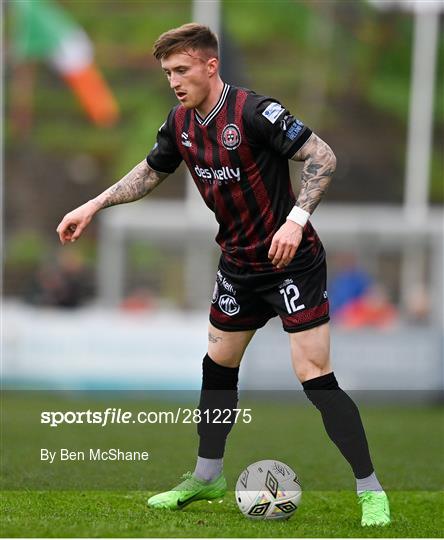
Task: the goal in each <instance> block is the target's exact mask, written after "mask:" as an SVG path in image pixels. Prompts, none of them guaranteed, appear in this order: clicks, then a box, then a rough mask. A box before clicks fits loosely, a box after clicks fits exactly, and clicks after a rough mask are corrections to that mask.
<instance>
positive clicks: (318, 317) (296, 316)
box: [210, 256, 330, 332]
mask: <svg viewBox="0 0 444 540" xmlns="http://www.w3.org/2000/svg"><path fill="white" fill-rule="evenodd" d="M276 315H279V317H280V318H281V320H282V326H283V327H284V330H285V331H286V332H301V331H302V330H308V329H309V328H314V327H315V326H320V325H321V324H324V323H326V322H327V321H329V320H330V317H329V304H328V297H327V268H326V263H325V257H322V259H321V260H320V261H319V263H318V264H316V266H315V267H314V268H311V269H310V270H306V271H304V272H301V271H298V270H297V268H296V267H295V265H293V264H292V263H290V264H289V265H288V266H287V267H286V268H284V269H282V270H279V271H271V272H261V273H255V274H252V273H241V274H240V273H238V272H236V270H235V269H234V268H233V267H232V266H231V265H230V266H229V265H228V264H227V262H226V261H225V260H224V258H223V256H222V257H221V259H220V261H219V268H218V270H217V274H216V283H215V285H214V292H213V298H212V301H211V309H210V322H211V324H212V325H213V326H215V327H216V328H218V329H219V330H224V331H225V332H237V331H240V330H255V329H257V328H261V327H262V326H264V325H265V324H266V323H267V322H268V321H269V320H270V319H271V318H272V317H276Z"/></svg>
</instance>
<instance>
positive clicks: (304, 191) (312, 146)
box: [291, 133, 336, 214]
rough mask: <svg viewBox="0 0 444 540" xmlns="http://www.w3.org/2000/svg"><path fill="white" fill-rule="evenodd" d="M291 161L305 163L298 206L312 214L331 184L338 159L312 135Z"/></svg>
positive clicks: (324, 144)
mask: <svg viewBox="0 0 444 540" xmlns="http://www.w3.org/2000/svg"><path fill="white" fill-rule="evenodd" d="M291 159H292V161H303V162H304V167H303V169H302V175H301V181H302V187H301V191H300V192H299V197H298V199H297V201H296V206H297V207H299V208H302V210H305V211H306V212H308V213H309V214H312V213H313V211H314V209H315V208H316V207H317V205H318V204H319V202H320V200H321V199H322V197H323V195H324V193H325V192H326V190H327V188H328V185H329V184H330V180H331V177H332V175H333V173H334V172H335V169H336V157H335V155H334V154H333V151H332V149H331V148H330V147H329V146H328V144H327V143H325V142H324V141H323V140H322V139H320V138H319V137H318V136H317V135H315V134H314V133H312V134H311V135H310V138H309V139H308V141H307V142H306V143H305V144H304V145H303V146H302V148H301V149H300V150H298V151H297V152H296V154H295V155H294V156H293V157H292V158H291Z"/></svg>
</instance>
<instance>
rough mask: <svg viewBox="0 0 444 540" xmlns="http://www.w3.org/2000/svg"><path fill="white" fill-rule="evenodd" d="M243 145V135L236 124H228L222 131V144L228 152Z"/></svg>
mask: <svg viewBox="0 0 444 540" xmlns="http://www.w3.org/2000/svg"><path fill="white" fill-rule="evenodd" d="M240 143H241V134H240V130H239V128H238V127H237V126H236V124H227V125H226V126H225V127H224V129H223V130H222V144H223V145H224V148H226V149H227V150H234V149H236V148H237V147H238V146H239V145H240Z"/></svg>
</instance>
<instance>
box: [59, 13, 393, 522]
mask: <svg viewBox="0 0 444 540" xmlns="http://www.w3.org/2000/svg"><path fill="white" fill-rule="evenodd" d="M153 54H154V56H155V58H156V59H157V60H159V61H160V64H161V66H162V69H163V71H164V72H165V75H166V77H167V79H168V82H169V84H170V87H171V89H172V90H173V91H174V93H175V95H176V97H177V99H178V101H179V104H178V105H177V106H176V107H174V108H173V109H172V110H171V111H170V113H169V114H168V117H167V119H166V121H165V123H164V124H163V125H162V126H161V127H160V129H159V132H158V134H157V142H156V144H155V145H154V147H153V148H152V150H151V152H150V153H149V155H148V156H147V158H146V159H143V160H142V161H141V162H140V163H139V164H138V165H136V166H135V167H134V169H132V170H131V171H130V172H129V173H128V174H127V175H126V176H124V177H123V178H122V179H121V180H120V181H119V182H117V183H116V184H114V185H113V186H111V187H110V188H108V189H107V190H106V191H104V192H103V193H102V194H100V195H98V196H97V197H96V198H95V199H92V200H90V201H88V202H86V203H85V204H83V205H82V206H80V207H79V208H77V209H75V210H73V211H72V212H70V213H69V214H67V215H66V216H65V217H64V218H63V220H62V221H61V223H60V224H59V226H58V228H57V232H58V234H59V237H60V240H61V242H62V244H65V243H66V242H74V241H75V240H77V239H78V238H79V236H80V235H81V234H82V232H83V231H84V230H85V227H86V226H87V225H88V224H89V223H90V221H91V219H92V218H93V216H94V215H95V214H96V213H97V212H98V211H99V210H101V209H103V208H107V207H110V206H113V205H116V204H122V203H127V202H130V201H135V200H138V199H141V198H142V197H144V196H145V195H148V194H149V193H150V192H151V191H152V190H153V189H154V188H155V187H156V186H158V185H159V184H160V183H161V182H163V180H165V178H166V177H167V176H168V175H169V174H171V173H172V172H173V171H174V170H175V169H176V168H177V167H178V166H179V164H180V163H181V161H182V160H185V163H186V164H187V166H188V169H189V170H190V172H191V174H192V176H193V179H194V181H195V183H196V187H197V189H198V190H199V192H200V194H201V195H202V198H203V200H204V202H205V204H206V205H207V206H208V207H209V208H210V210H211V211H213V212H214V214H215V217H216V220H217V221H218V223H219V232H218V235H217V237H216V241H217V243H218V244H219V246H220V248H221V251H222V254H221V257H220V262H219V268H218V270H217V274H216V284H215V288H214V293H213V299H212V303H211V310H210V322H209V330H208V352H207V354H206V355H205V357H204V359H203V366H202V390H201V399H200V403H199V407H200V409H201V411H214V410H215V409H226V408H229V409H233V408H235V407H236V404H237V384H238V372H239V365H240V362H241V359H242V356H243V354H244V351H245V349H246V347H247V345H248V343H249V342H250V340H251V338H252V337H253V335H254V333H255V332H256V330H257V329H258V328H261V327H262V326H264V325H265V324H266V323H267V321H268V320H269V319H270V318H271V317H274V316H276V315H279V317H280V318H281V321H282V325H283V328H284V330H285V331H286V332H288V334H289V337H290V348H291V357H292V363H293V367H294V370H295V373H296V376H297V377H298V379H299V380H300V382H301V383H302V386H303V388H304V391H305V393H306V395H307V397H308V399H309V400H310V401H312V403H313V404H314V405H315V406H316V407H317V408H318V409H319V411H320V413H321V415H322V419H323V422H324V425H325V429H326V431H327V433H328V435H329V437H330V438H331V439H332V441H333V442H334V443H335V444H336V446H337V447H338V449H339V450H340V451H341V453H342V454H343V456H344V457H345V459H346V460H347V461H348V463H349V464H350V466H351V468H352V470H353V473H354V475H355V478H356V486H357V493H358V497H359V501H360V502H361V503H362V521H361V523H362V525H363V526H367V525H386V524H388V523H390V512H389V504H388V499H387V496H386V494H385V492H384V490H383V489H382V487H381V485H380V483H379V481H378V479H377V477H376V474H375V471H374V468H373V465H372V461H371V458H370V453H369V448H368V444H367V440H366V436H365V432H364V428H363V425H362V422H361V418H360V415H359V412H358V409H357V407H356V405H355V403H354V402H353V401H352V400H351V398H350V397H349V396H348V395H347V394H346V393H345V392H344V391H343V390H341V388H340V387H339V386H338V382H337V380H336V378H335V375H334V373H333V371H332V366H331V363H330V354H329V343H330V336H329V322H328V321H329V304H328V298H327V291H326V264H325V252H324V248H323V246H322V244H321V242H320V240H319V238H318V236H317V234H316V232H315V230H314V228H313V226H312V225H311V223H310V221H309V218H310V215H311V214H312V213H313V211H314V210H315V208H316V207H317V205H318V204H319V202H320V200H321V199H322V197H323V195H324V193H325V191H326V189H327V186H328V185H329V183H330V180H331V177H332V174H333V172H334V170H335V165H336V159H335V156H334V154H333V152H332V150H331V149H330V147H329V146H328V144H326V143H325V142H324V141H323V140H321V139H320V137H318V136H317V135H316V134H315V133H313V132H312V131H311V130H310V129H309V128H308V127H307V126H305V125H304V124H303V123H302V122H301V121H300V120H298V119H297V118H296V117H295V116H293V115H292V114H291V113H290V112H289V111H288V110H287V109H286V108H285V107H284V106H283V105H281V104H280V103H279V102H278V101H277V100H275V99H273V98H270V97H264V96H260V95H258V94H256V93H254V92H252V91H250V90H247V89H243V88H237V87H235V86H231V85H229V84H226V83H224V82H223V81H222V80H221V78H220V75H219V56H218V43H217V38H216V36H215V35H214V34H213V33H212V32H211V30H210V29H209V28H208V27H205V26H202V25H199V24H195V23H191V24H186V25H183V26H181V27H179V28H176V29H172V30H170V31H168V32H166V33H164V34H162V35H161V36H160V37H159V38H158V40H157V41H156V43H155V44H154V51H153ZM289 159H291V160H294V161H301V162H303V170H302V177H301V181H302V187H301V190H300V193H299V195H298V197H297V199H296V197H295V195H294V194H293V190H292V187H291V183H290V177H289V167H288V160H289ZM205 418H206V420H203V421H202V422H201V423H200V424H199V427H198V434H199V449H198V457H197V463H196V468H195V470H194V473H193V474H188V475H185V480H184V481H183V482H182V483H180V484H179V485H178V486H176V487H174V488H173V489H172V490H171V491H167V492H165V493H160V494H158V495H155V496H153V497H151V498H150V499H149V500H148V506H150V507H152V508H168V509H181V508H183V507H184V506H186V505H187V504H189V503H191V502H193V501H197V500H201V499H215V498H219V497H222V496H223V495H224V494H225V491H226V481H225V478H224V476H223V471H222V463H223V455H224V449H225V442H226V438H227V435H228V433H229V431H230V429H231V427H232V424H233V422H231V424H219V423H212V422H211V418H210V417H209V416H206V417H205Z"/></svg>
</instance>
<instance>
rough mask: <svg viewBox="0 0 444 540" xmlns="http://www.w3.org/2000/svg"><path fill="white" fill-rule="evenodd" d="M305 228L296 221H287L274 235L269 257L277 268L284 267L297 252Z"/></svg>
mask: <svg viewBox="0 0 444 540" xmlns="http://www.w3.org/2000/svg"><path fill="white" fill-rule="evenodd" d="M303 230H304V229H303V228H302V227H301V226H300V225H299V224H298V223H295V222H294V221H291V220H289V219H287V221H286V222H285V223H284V224H283V225H282V226H281V227H280V229H279V230H278V231H277V232H276V234H275V235H274V236H273V239H272V241H271V247H270V250H269V252H268V258H269V259H270V260H271V262H272V264H273V265H274V266H276V268H284V267H285V266H287V264H289V263H290V262H291V261H292V259H293V257H294V256H295V254H296V250H297V249H298V247H299V244H300V243H301V239H302V232H303Z"/></svg>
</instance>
